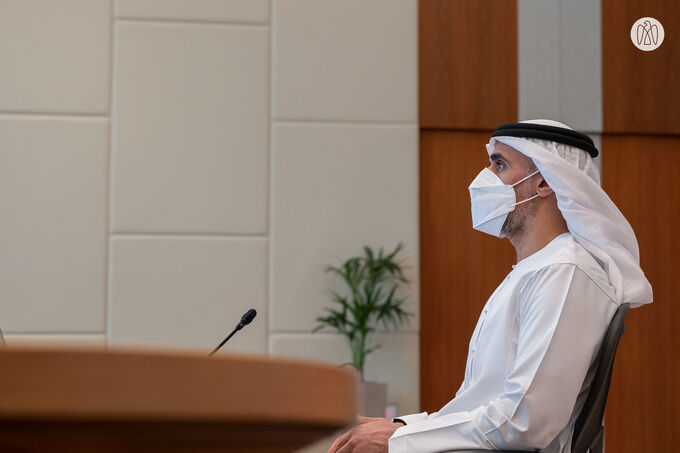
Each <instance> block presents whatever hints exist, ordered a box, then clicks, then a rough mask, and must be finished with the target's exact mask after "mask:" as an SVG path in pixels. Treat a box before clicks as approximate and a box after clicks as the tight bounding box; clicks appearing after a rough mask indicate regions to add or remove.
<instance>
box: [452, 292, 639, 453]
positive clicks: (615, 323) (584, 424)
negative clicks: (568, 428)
mask: <svg viewBox="0 0 680 453" xmlns="http://www.w3.org/2000/svg"><path fill="white" fill-rule="evenodd" d="M629 308H630V307H629V305H628V304H621V305H620V306H619V308H618V309H617V310H616V313H614V317H613V318H612V321H611V323H610V324H609V328H608V329H607V333H606V334H605V337H604V340H602V346H601V347H600V357H599V359H598V360H599V362H598V365H597V371H596V372H595V378H594V379H593V383H592V385H591V387H590V392H589V393H588V397H587V398H586V402H585V403H584V405H583V409H582V410H581V413H580V414H579V416H578V418H577V419H576V424H575V425H574V437H572V440H571V453H588V452H590V453H602V446H603V441H604V426H602V422H603V420H604V408H605V406H606V405H607V395H608V394H609V384H610V383H611V380H612V370H613V369H614V357H615V356H616V348H617V347H618V345H619V340H620V339H621V337H622V336H623V333H624V332H625V331H626V326H625V325H624V324H623V319H624V318H625V317H626V313H628V309H629ZM449 451H450V452H451V453H453V452H455V453H479V452H482V451H489V450H449ZM496 451H498V450H496ZM501 453H529V452H528V451H518V450H512V451H509V450H504V451H502V452H501ZM533 453H536V451H535V450H533Z"/></svg>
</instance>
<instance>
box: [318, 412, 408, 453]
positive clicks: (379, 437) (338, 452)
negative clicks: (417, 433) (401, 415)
mask: <svg viewBox="0 0 680 453" xmlns="http://www.w3.org/2000/svg"><path fill="white" fill-rule="evenodd" d="M400 426H404V425H402V424H401V423H392V422H390V421H388V420H386V419H384V418H369V417H361V416H360V417H359V419H358V424H357V425H356V426H355V427H354V428H352V429H350V430H349V431H347V432H346V433H345V434H343V435H342V436H340V437H338V438H337V439H336V440H335V442H333V445H331V448H330V450H328V453H387V441H388V439H389V438H390V437H392V433H394V432H395V431H396V430H397V428H399V427H400Z"/></svg>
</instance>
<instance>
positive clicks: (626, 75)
mask: <svg viewBox="0 0 680 453" xmlns="http://www.w3.org/2000/svg"><path fill="white" fill-rule="evenodd" d="M678 6H679V5H678V2H677V0H602V11H603V14H602V79H603V80H602V82H603V84H602V102H603V113H604V115H603V124H604V126H603V127H604V131H605V132H623V133H642V134H651V133H657V134H680V7H678ZM646 16H649V17H654V18H655V19H657V20H659V21H660V22H661V24H662V25H663V27H664V30H665V31H666V38H665V40H664V42H663V44H661V47H659V48H658V49H656V50H653V51H651V52H644V51H641V50H639V49H638V48H637V47H635V46H634V45H633V43H632V42H631V40H630V28H631V27H632V25H633V24H634V23H635V21H636V20H638V19H639V18H641V17H646Z"/></svg>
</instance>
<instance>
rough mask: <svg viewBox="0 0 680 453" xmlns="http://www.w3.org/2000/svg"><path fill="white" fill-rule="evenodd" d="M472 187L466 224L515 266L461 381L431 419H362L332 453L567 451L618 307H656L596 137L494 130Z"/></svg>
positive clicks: (488, 309) (528, 127)
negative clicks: (507, 247)
mask: <svg viewBox="0 0 680 453" xmlns="http://www.w3.org/2000/svg"><path fill="white" fill-rule="evenodd" d="M487 151H488V153H489V161H490V166H489V167H488V168H485V169H483V170H482V171H481V172H480V173H479V175H478V176H477V178H475V180H474V181H473V182H472V184H471V185H470V187H469V190H470V197H471V202H472V222H473V227H474V228H475V229H477V230H479V231H482V232H485V233H488V234H491V235H494V236H497V237H500V238H508V239H509V240H510V242H511V243H512V245H513V246H514V247H515V250H516V252H517V264H515V265H513V266H512V268H513V269H512V271H511V272H510V273H509V274H508V275H507V277H506V278H505V280H503V281H502V282H501V284H500V286H499V287H498V288H497V289H496V290H495V291H494V293H493V294H492V295H491V297H490V298H489V300H488V301H487V303H486V306H485V307H484V310H483V311H482V313H481V316H480V318H479V321H478V323H477V327H476V328H475V331H474V333H473V334H472V339H471V340H470V346H469V351H468V358H467V365H466V368H465V379H464V380H463V383H462V385H461V387H460V389H459V390H458V392H457V393H456V396H455V398H453V399H452V400H451V401H450V402H449V403H448V404H446V405H445V406H444V407H443V408H441V409H440V410H439V411H438V412H435V413H432V414H428V413H426V412H423V413H420V414H412V415H407V416H403V417H400V418H397V419H394V420H393V421H388V420H385V419H375V418H360V420H359V423H358V425H357V426H355V427H354V428H353V429H352V430H350V431H349V432H347V433H345V434H344V435H342V436H341V437H339V438H338V439H337V440H336V441H335V443H334V444H333V446H332V447H331V448H330V450H329V453H335V452H338V453H349V452H387V451H388V447H389V452H390V453H402V452H403V453H406V452H411V453H419V452H422V453H426V452H442V451H449V450H456V449H486V450H494V449H506V450H535V449H540V450H542V451H545V452H569V451H570V449H571V438H572V435H573V431H574V423H575V421H576V418H577V417H578V415H579V413H580V411H581V408H582V407H583V404H584V402H585V398H586V396H587V394H588V390H589V389H590V384H591V382H592V379H593V376H594V373H595V368H596V365H597V364H596V363H595V358H596V356H597V352H598V350H599V347H600V344H601V342H602V339H603V337H604V334H605V331H606V330H607V327H608V326H609V322H610V320H611V318H612V316H613V315H614V312H615V311H616V309H617V307H618V306H619V305H620V304H622V303H629V304H631V307H635V306H639V305H641V304H644V303H649V302H651V301H652V289H651V286H650V285H649V282H648V281H647V279H646V278H645V276H644V273H643V272H642V270H641V269H640V266H639V253H638V246H637V240H636V238H635V234H634V233H633V230H632V228H631V227H630V225H629V224H628V222H627V221H626V219H625V218H624V217H623V215H622V214H621V212H620V211H619V210H618V209H617V208H616V206H615V205H614V203H612V201H611V200H610V199H609V197H608V196H607V195H606V194H605V192H604V191H603V190H602V189H601V188H600V186H599V181H600V178H599V173H598V171H597V168H596V167H595V165H594V164H593V161H592V157H595V156H596V155H597V149H596V148H595V146H594V145H593V142H592V140H591V139H590V138H589V137H588V136H586V135H584V134H580V133H578V132H576V131H573V130H571V129H570V128H568V127H567V126H565V125H564V124H561V123H558V122H555V121H549V120H534V121H526V122H521V123H512V124H507V125H503V126H500V127H499V128H498V129H497V130H496V132H494V134H493V135H492V138H491V140H490V142H489V144H488V145H487Z"/></svg>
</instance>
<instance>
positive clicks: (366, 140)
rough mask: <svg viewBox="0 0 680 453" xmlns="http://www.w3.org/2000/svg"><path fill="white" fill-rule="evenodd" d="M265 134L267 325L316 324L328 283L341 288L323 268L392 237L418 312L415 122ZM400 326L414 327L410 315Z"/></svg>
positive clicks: (298, 327)
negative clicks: (268, 140) (269, 187)
mask: <svg viewBox="0 0 680 453" xmlns="http://www.w3.org/2000/svg"><path fill="white" fill-rule="evenodd" d="M272 139H273V172H274V173H273V193H272V197H273V199H272V202H273V213H272V233H271V234H272V270H271V272H272V277H271V279H272V292H271V297H272V310H273V312H272V328H273V330H274V331H277V332H281V331H286V332H288V331H297V332H308V331H309V330H311V329H312V328H313V327H314V320H315V319H316V317H317V316H319V315H321V314H323V308H324V307H327V306H329V304H330V301H329V299H330V297H329V294H328V290H329V288H332V287H334V288H339V281H338V279H337V278H333V277H332V276H329V275H326V274H325V273H324V269H325V266H326V265H328V264H335V265H337V264H340V262H341V261H343V260H345V259H346V258H349V257H350V256H353V255H357V254H361V253H362V247H363V246H364V245H369V246H372V247H374V248H378V247H380V246H383V247H385V249H386V250H391V249H392V248H394V247H395V246H396V245H397V243H398V242H399V241H403V242H404V243H405V244H406V246H407V249H406V250H405V253H404V254H403V256H402V257H403V258H404V259H405V262H404V264H405V265H406V266H408V269H407V271H408V277H409V278H410V279H411V280H412V284H411V286H410V287H409V288H408V290H406V292H405V295H406V296H407V297H408V299H409V301H410V303H409V305H408V309H409V310H410V311H411V312H413V313H415V314H416V315H417V310H418V294H419V291H418V250H419V248H418V247H419V246H418V130H417V128H416V127H415V126H413V127H410V126H383V127H374V126H348V125H314V124H311V125H310V124H307V125H304V124H301V125H297V124H296V125H292V124H277V125H276V126H275V127H274V132H273V137H272ZM407 329H408V331H417V329H418V319H417V316H415V317H414V318H413V319H412V320H411V323H410V324H409V326H408V327H407Z"/></svg>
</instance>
